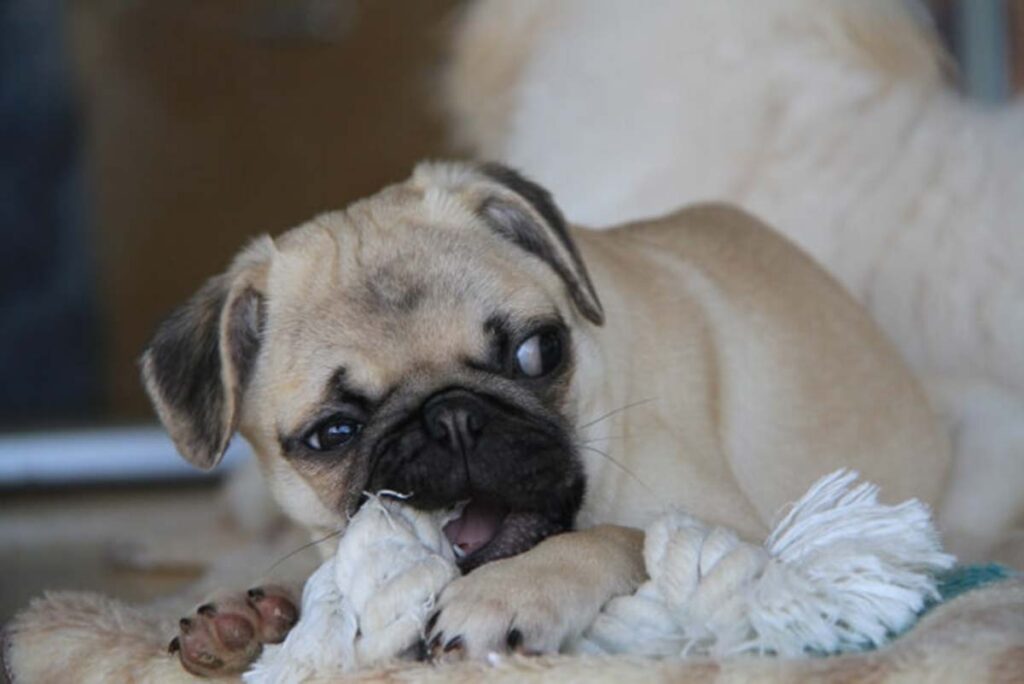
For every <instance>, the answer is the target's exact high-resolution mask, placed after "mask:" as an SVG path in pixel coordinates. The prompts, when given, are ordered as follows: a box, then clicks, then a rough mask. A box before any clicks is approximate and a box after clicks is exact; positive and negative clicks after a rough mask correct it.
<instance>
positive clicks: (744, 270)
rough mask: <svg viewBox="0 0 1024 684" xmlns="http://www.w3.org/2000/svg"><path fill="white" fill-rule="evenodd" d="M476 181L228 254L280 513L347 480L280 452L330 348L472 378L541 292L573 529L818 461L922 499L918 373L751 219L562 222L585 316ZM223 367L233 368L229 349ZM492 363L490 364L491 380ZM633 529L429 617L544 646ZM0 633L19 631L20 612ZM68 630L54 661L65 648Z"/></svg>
mask: <svg viewBox="0 0 1024 684" xmlns="http://www.w3.org/2000/svg"><path fill="white" fill-rule="evenodd" d="M494 193H498V194H501V193H507V190H504V189H503V186H501V185H499V184H497V183H495V182H493V181H492V180H489V179H488V177H486V176H484V175H483V174H481V173H479V171H478V170H477V169H476V168H475V167H474V166H472V165H444V164H436V165H421V166H420V167H419V168H418V169H417V170H416V172H415V173H414V175H413V177H412V179H410V180H409V181H407V182H406V183H403V184H399V185H396V186H392V187H389V188H386V189H384V190H383V191H381V192H380V193H378V194H377V195H375V196H373V197H371V198H369V199H367V200H364V201H362V202H360V203H357V204H355V205H353V206H351V207H349V208H348V209H347V210H345V211H344V212H336V213H332V214H327V215H324V216H321V217H319V218H318V219H316V220H314V221H312V222H310V223H309V224H306V225H304V226H301V227H299V228H297V229H294V230H292V231H290V232H288V233H286V234H284V235H283V236H281V237H279V238H277V239H276V240H274V241H271V240H269V239H264V240H260V241H257V242H256V243H254V245H253V246H251V247H250V248H249V249H247V250H246V251H245V252H244V253H243V255H242V256H241V257H240V258H239V259H237V260H236V261H235V263H234V265H233V266H232V268H231V269H230V270H229V272H228V274H227V279H226V281H224V282H225V283H226V285H227V287H228V291H229V292H235V291H238V287H239V286H238V283H245V284H247V285H250V286H252V287H254V288H258V290H259V291H260V292H262V293H264V295H265V297H266V301H267V302H268V310H267V313H266V317H267V318H266V323H265V324H264V325H263V327H262V336H263V342H262V344H263V345H264V348H263V350H262V351H261V352H260V355H259V357H258V362H257V364H256V367H255V369H254V370H253V371H252V377H251V379H250V381H249V385H248V389H247V390H246V391H245V392H244V393H242V395H241V397H240V399H239V401H238V403H237V404H236V405H235V409H234V410H236V411H238V414H239V418H238V421H239V425H240V427H241V431H242V433H243V434H244V435H245V436H246V437H247V439H248V440H249V442H250V443H251V444H252V445H253V447H254V450H255V451H256V453H257V455H258V457H259V459H260V461H261V463H262V466H263V468H264V471H265V473H266V474H267V478H268V481H269V484H270V487H271V489H272V491H274V493H275V496H276V498H277V499H278V501H279V503H280V504H281V505H282V506H283V508H284V509H285V510H286V512H288V513H289V515H290V516H291V517H292V518H293V519H295V520H296V521H298V522H300V523H302V524H303V525H305V526H306V527H307V528H308V529H310V530H311V531H313V532H314V533H315V534H317V535H319V534H321V533H323V532H325V531H331V530H337V529H343V528H344V526H345V524H346V512H347V510H348V509H349V498H348V497H352V496H358V495H359V491H360V488H361V487H362V486H363V485H362V484H359V483H358V482H357V483H353V482H351V481H349V479H350V477H352V476H351V475H350V472H351V468H356V467H358V464H357V463H354V462H353V460H352V459H336V460H334V461H330V462H328V463H326V464H325V463H324V462H323V461H313V462H310V461H309V460H303V459H297V458H289V457H287V456H286V455H285V454H284V453H283V451H282V448H283V447H282V440H281V436H282V435H286V434H289V433H293V432H295V431H296V430H297V429H298V428H297V426H301V425H302V424H304V422H308V420H309V418H308V416H309V415H310V414H315V413H316V412H317V411H320V412H322V408H320V406H321V404H322V402H323V401H324V399H323V397H324V391H325V390H324V388H325V386H330V385H329V382H330V380H331V378H332V377H333V376H334V373H335V369H336V368H337V367H338V366H340V365H344V366H345V367H347V368H348V369H349V371H348V374H347V376H346V378H347V379H348V380H350V381H351V382H353V383H355V384H356V386H358V387H359V388H360V389H361V390H362V391H364V392H366V393H368V394H369V396H371V397H372V396H377V395H378V394H383V393H384V392H385V391H386V390H387V388H389V387H392V386H395V385H396V383H402V387H406V388H407V389H408V387H409V386H416V387H420V388H422V391H423V392H424V394H429V392H430V391H431V388H432V387H436V386H438V385H440V386H446V385H450V384H451V383H452V382H479V379H474V376H470V375H467V374H466V373H467V371H466V370H465V364H464V359H465V358H466V356H467V355H472V354H479V353H481V351H480V350H484V349H486V348H487V346H488V342H487V340H486V339H485V337H484V333H483V329H482V322H483V321H484V320H486V319H487V317H488V316H491V315H493V314H494V312H495V311H503V312H507V313H508V315H512V316H516V317H520V318H523V319H524V320H533V319H536V318H537V317H538V316H540V315H542V314H544V313H546V312H547V313H548V314H549V312H551V311H552V310H554V311H557V312H558V313H559V315H560V316H561V317H562V319H563V320H565V321H567V322H568V324H569V325H570V326H571V329H572V335H573V337H572V339H573V356H574V358H575V369H574V370H573V372H572V374H571V381H569V382H568V384H567V386H566V387H564V388H563V389H562V392H563V396H562V397H561V399H560V403H561V405H562V406H563V407H564V408H563V411H564V416H565V419H566V420H567V421H568V422H569V423H570V424H571V425H573V426H575V429H576V432H577V433H578V437H579V439H580V441H581V444H582V445H584V447H592V448H593V449H599V451H594V450H592V449H591V448H584V449H583V452H582V456H583V459H584V469H585V472H586V474H587V487H588V493H587V496H586V498H585V501H584V507H583V510H582V512H581V515H580V524H581V526H583V527H590V526H594V525H598V524H601V523H612V524H616V525H627V526H635V527H642V526H644V525H645V524H646V523H648V522H650V521H651V519H652V518H653V517H654V516H655V515H657V514H658V513H660V512H662V511H664V510H665V509H666V508H668V507H671V506H683V507H685V508H686V509H687V510H688V511H689V512H691V513H692V514H694V515H695V516H697V517H700V518H702V519H704V520H707V521H708V522H710V523H712V524H719V525H725V526H728V527H731V528H734V529H737V530H738V531H740V532H741V533H742V534H744V535H745V536H747V537H749V538H753V539H760V538H763V536H764V535H765V534H766V532H767V530H768V526H769V524H770V523H771V521H772V519H773V518H774V517H775V515H776V514H777V512H778V511H779V510H780V509H781V508H782V507H783V506H784V505H785V504H786V503H787V502H790V501H793V500H795V499H796V498H798V496H799V495H800V494H801V493H802V492H803V491H804V490H805V489H806V488H807V487H808V486H809V485H810V484H811V482H813V481H814V480H815V479H817V478H818V477H820V476H822V475H824V474H826V473H828V472H831V471H832V470H835V469H836V468H838V467H851V468H856V469H857V470H859V471H860V472H861V473H862V474H863V475H864V477H865V478H867V479H870V480H872V481H874V482H877V483H879V484H880V485H881V487H882V491H883V493H884V494H883V496H884V497H885V498H886V499H888V500H890V501H892V500H902V499H906V498H910V497H917V498H920V499H922V500H923V501H926V502H929V503H932V504H934V503H936V502H937V501H938V500H939V498H940V495H941V493H942V491H943V489H944V488H945V487H946V481H947V474H948V466H949V453H948V445H947V440H946V438H945V435H944V433H943V432H942V430H941V429H940V428H939V426H938V423H937V422H936V421H935V420H934V417H933V415H932V413H931V411H930V409H929V407H928V405H927V402H926V400H925V398H924V396H923V394H922V392H921V390H920V388H919V387H918V386H917V384H916V382H915V381H914V379H913V377H912V376H911V375H910V373H909V371H908V370H907V369H906V368H905V367H904V366H903V365H902V363H901V361H900V359H899V357H898V355H897V354H896V352H895V350H894V349H892V348H891V346H890V345H889V343H888V342H887V341H886V340H885V339H884V337H883V336H882V335H881V333H880V332H879V331H878V329H877V328H876V327H875V325H874V323H873V322H872V321H871V319H870V318H869V317H868V316H867V315H866V313H865V312H864V311H863V310H862V309H861V307H859V306H858V305H857V304H856V303H855V302H854V301H853V299H851V298H850V297H849V296H848V295H847V294H846V293H845V292H844V291H843V290H842V288H841V287H840V286H839V285H838V284H837V283H836V282H834V281H833V280H832V279H831V278H829V277H828V275H827V274H826V273H825V272H824V271H822V270H821V269H820V268H819V267H818V266H816V265H815V264H814V263H813V262H812V261H811V260H810V259H809V258H808V257H807V256H806V255H804V254H803V253H801V252H800V251H799V250H798V249H796V248H794V247H793V245H792V244H790V243H789V242H787V241H786V240H784V239H782V238H781V237H779V236H778V235H777V234H775V233H774V232H773V231H771V230H770V229H769V228H768V227H766V226H764V225H763V224H761V223H760V222H759V221H757V220H756V219H754V218H753V217H751V216H750V215H748V214H745V213H743V212H741V211H739V210H737V209H734V208H731V207H728V206H724V205H704V206H696V207H692V208H689V209H685V210H682V211H679V212H676V213H674V214H670V215H668V216H665V217H662V218H660V219H656V220H651V221H645V222H641V223H636V224H632V225H627V226H623V227H621V228H620V229H619V230H614V231H606V232H588V231H575V232H574V237H575V238H576V240H577V243H578V246H579V249H580V251H581V253H582V255H583V257H584V260H585V262H586V264H587V267H588V269H589V271H590V274H591V276H592V278H593V280H594V283H595V285H596V288H597V290H598V291H599V292H601V296H602V299H603V305H604V312H605V317H606V321H607V322H606V323H605V325H603V326H601V327H598V326H596V325H594V324H592V323H591V322H589V321H587V320H585V319H584V317H583V315H582V313H581V312H580V310H578V309H577V307H576V306H574V305H573V304H572V302H571V300H570V297H569V296H568V295H567V289H566V284H565V283H564V282H563V281H562V280H561V279H560V278H559V277H558V276H556V275H555V272H554V270H553V269H551V268H549V267H548V266H547V265H546V264H544V263H543V262H541V261H540V260H539V259H535V258H533V257H528V256H526V253H525V252H520V251H519V250H518V249H517V248H514V247H513V246H511V245H510V244H509V243H508V242H507V241H506V240H505V239H504V238H501V237H499V236H497V235H495V234H494V233H493V232H492V231H491V230H490V229H489V228H488V227H487V226H486V225H482V224H481V223H482V219H480V218H479V216H478V215H477V214H476V213H475V208H476V207H478V206H480V202H481V201H482V200H483V199H484V198H486V197H489V196H492V195H493V194H494ZM527 210H528V211H529V209H527ZM384 273H387V274H389V277H387V278H383V280H382V276H381V274H384ZM402 274H404V275H402ZM367 278H371V279H372V282H373V283H374V287H375V288H377V289H379V288H380V287H381V283H382V282H385V283H388V282H390V283H392V286H394V287H396V288H397V291H396V292H394V293H391V294H392V295H394V296H396V297H398V298H399V299H401V297H400V295H402V291H401V288H402V286H403V285H406V284H408V283H415V282H420V281H422V279H424V278H425V279H426V281H427V282H429V283H431V291H433V292H435V295H434V296H436V299H429V298H428V299H426V300H425V301H424V302H423V303H422V304H421V305H420V306H419V307H415V308H402V307H383V308H379V309H378V308H377V307H376V305H374V306H373V307H371V308H369V309H368V308H367V307H366V306H365V305H363V303H362V302H363V301H364V300H363V299H361V297H362V296H363V295H362V293H363V292H364V289H363V286H362V284H363V283H365V282H366V279H367ZM389 278H390V279H389ZM406 281H408V283H407V282H406ZM438 293H439V294H438ZM549 315H550V314H549ZM223 320H224V319H222V321H221V326H222V330H223V329H224V328H223V326H224V322H223ZM395 331H402V334H400V335H399V334H395ZM226 334H227V333H226V332H225V335H226ZM225 339H227V338H226V337H224V338H222V339H221V347H222V348H223V347H225V345H227V343H226V342H225V341H224V340H225ZM225 358H227V357H225ZM146 367H147V368H149V367H150V361H147V362H146ZM225 377H226V378H227V380H226V381H225V382H226V383H228V387H229V389H230V388H232V385H231V384H230V383H231V381H232V378H233V377H234V373H233V371H231V370H230V369H228V370H225ZM148 379H149V382H150V386H151V388H154V387H157V385H156V384H155V382H154V378H153V376H152V375H150V376H148ZM502 382H506V381H505V380H503V379H502V378H500V377H496V376H488V383H489V387H490V391H502V390H500V388H501V387H502V384H501V383H502ZM504 391H510V392H513V391H515V390H514V388H512V389H508V390H504ZM524 400H525V399H524ZM157 401H158V402H159V401H161V397H160V395H159V394H158V395H157ZM162 413H163V414H165V415H176V414H175V413H174V411H173V410H171V409H169V408H167V407H164V408H163V409H162ZM168 427H169V429H170V430H171V431H172V432H174V431H175V430H178V429H179V426H178V424H177V422H176V421H168ZM367 429H370V428H367ZM183 443H184V444H185V445H186V446H187V445H188V443H187V442H183ZM595 445H597V446H595ZM639 535H640V533H639V532H638V531H635V530H629V531H627V530H622V529H619V528H612V527H607V528H598V529H595V530H589V531H586V532H582V533H578V534H569V535H565V536H562V537H556V538H554V539H551V540H549V541H548V542H547V543H545V544H541V545H540V546H538V547H536V548H534V549H532V550H530V551H527V552H525V553H523V554H521V555H519V556H515V557H513V558H509V559H505V560H502V561H496V562H493V563H490V564H488V565H484V566H483V567H481V568H479V569H478V570H476V571H475V572H473V573H472V574H470V575H467V576H465V577H462V578H460V579H457V580H456V581H454V582H453V583H452V584H451V585H449V586H448V587H447V588H446V590H445V592H444V593H443V594H442V596H441V598H440V603H441V604H442V605H443V606H444V610H442V612H441V613H440V617H439V619H438V621H437V623H436V630H437V631H438V632H443V633H444V634H447V635H449V636H451V635H455V634H461V636H462V637H463V644H464V653H465V654H468V655H470V656H476V657H481V656H482V655H483V654H485V653H486V652H488V651H489V650H492V649H494V648H499V647H501V646H503V645H504V643H505V639H506V635H507V633H508V630H509V625H510V624H512V623H513V621H515V622H516V624H522V625H523V626H524V630H523V631H524V634H523V636H524V643H523V646H524V648H526V649H528V650H531V649H532V650H546V649H548V648H549V647H550V645H551V644H552V643H558V642H559V641H561V640H562V639H564V638H566V636H567V633H568V632H571V631H572V630H574V629H579V626H580V625H583V624H586V623H587V622H588V619H587V618H588V616H589V617H590V618H592V617H593V615H594V614H596V611H597V610H598V609H599V608H600V606H601V605H603V604H604V603H605V602H606V601H607V600H608V599H609V598H611V597H612V596H614V595H617V594H621V593H628V592H629V591H630V590H631V589H632V588H634V587H635V586H636V584H637V583H638V582H639V581H640V579H641V577H640V574H641V573H640V572H639V571H638V570H637V568H639V567H642V566H641V559H640V558H639V554H638V549H639V546H640V544H639ZM324 548H325V550H326V551H327V552H328V553H329V552H330V551H331V549H330V548H329V547H328V546H327V545H324ZM239 588H243V587H239ZM62 610H64V608H62V607H61V604H60V603H59V602H58V603H53V602H51V603H48V604H47V603H43V604H40V605H39V606H38V607H37V610H36V611H34V612H33V613H31V617H27V618H25V619H24V620H23V624H24V628H23V629H22V631H21V634H28V633H29V632H31V631H32V630H33V629H34V627H33V624H34V623H35V621H37V620H38V621H41V622H42V623H43V624H46V625H50V627H48V628H46V629H56V628H57V627H58V626H59V625H61V624H62V623H63V622H64V618H63V617H62V616H61V614H60V611H62ZM53 611H56V612H53ZM73 615H74V611H73V610H72V611H71V614H69V616H68V620H69V623H68V626H69V627H70V628H72V632H73V633H74V629H75V627H74V626H75V625H76V624H81V623H80V622H76V620H78V618H76V617H73ZM25 620H27V623H26V622H25ZM115 624H116V620H115ZM138 631H139V629H136V628H133V629H132V630H131V632H138ZM167 636H170V635H165V638H166V637H167ZM74 638H80V637H74ZM107 638H108V639H112V640H114V641H116V642H117V643H116V644H114V646H115V650H116V651H117V652H118V653H124V652H126V649H127V650H131V649H132V648H136V649H143V646H144V644H143V643H142V642H141V641H140V640H139V638H138V635H137V634H135V633H129V634H126V635H125V639H126V642H125V643H121V642H120V641H117V638H116V637H115V636H114V634H113V633H110V634H108V635H107ZM165 643H166V642H165ZM132 644H135V646H132ZM15 646H16V650H17V648H27V649H32V648H34V647H33V646H32V644H31V643H30V642H29V641H28V640H27V639H26V638H22V637H19V632H15ZM146 648H149V647H148V646H146ZM67 652H68V653H69V654H71V655H69V658H71V660H69V661H67V662H66V665H69V666H73V664H74V662H75V661H74V658H75V657H82V656H83V655H85V652H84V651H83V650H81V649H77V648H76V649H70V650H68V651H67ZM147 652H148V651H147ZM103 653H104V652H103V651H98V652H95V653H94V654H93V655H94V656H99V657H100V658H103V657H105V656H103V655H102V654H103ZM74 654H78V655H77V656H75V655H74ZM16 657H20V656H16ZM139 657H140V658H141V657H142V656H141V655H140V656H139Z"/></svg>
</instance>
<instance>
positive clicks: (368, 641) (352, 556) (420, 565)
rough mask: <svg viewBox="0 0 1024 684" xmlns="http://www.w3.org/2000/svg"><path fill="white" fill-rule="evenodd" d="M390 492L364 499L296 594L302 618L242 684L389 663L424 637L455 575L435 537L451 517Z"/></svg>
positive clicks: (283, 682) (282, 682)
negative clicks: (438, 600)
mask: <svg viewBox="0 0 1024 684" xmlns="http://www.w3.org/2000/svg"><path fill="white" fill-rule="evenodd" d="M395 497H396V495H395V494H394V493H392V492H381V493H380V494H379V495H370V496H369V499H368V500H367V501H366V502H365V503H364V504H363V506H362V508H360V509H359V512H358V513H357V514H356V515H355V516H353V518H352V520H351V521H350V522H349V525H348V527H347V528H346V530H345V534H344V535H343V536H342V537H341V539H340V541H339V542H338V551H337V553H336V554H335V555H334V558H332V559H330V560H328V561H326V562H324V564H323V565H321V566H320V567H319V568H318V569H317V571H316V572H314V573H313V575H312V576H310V578H309V579H308V580H306V586H305V587H304V588H303V590H302V609H301V612H300V616H301V619H300V620H299V622H298V624H297V625H296V626H295V627H294V629H292V631H291V632H290V633H289V634H288V637H287V638H286V639H285V640H284V642H283V643H281V644H279V645H276V646H267V647H266V648H265V649H264V651H263V654H262V655H261V656H260V659H259V660H258V661H256V663H255V664H254V665H253V667H252V669H250V670H249V671H248V672H246V673H245V674H244V675H243V677H242V678H243V679H244V680H245V682H247V683H248V684H291V683H292V682H296V683H297V682H302V681H305V680H306V679H309V678H310V677H312V676H314V675H316V674H327V673H336V672H351V671H353V670H357V669H360V668H366V667H371V666H373V665H376V664H379V663H382V662H385V661H388V660H391V659H394V658H396V657H399V656H401V655H402V654H403V653H404V652H405V651H407V650H408V649H409V648H410V647H412V646H414V645H415V644H416V643H417V641H418V640H419V639H420V638H421V637H422V636H423V625H424V623H425V622H426V619H427V616H428V615H429V614H430V611H431V610H433V607H434V599H435V598H436V597H437V595H438V594H440V593H441V590H442V589H444V587H445V586H446V585H447V584H448V583H449V582H451V581H452V580H453V579H455V578H456V577H458V576H459V569H458V567H457V566H456V565H455V554H454V552H453V551H452V547H451V544H450V543H449V541H448V539H447V537H445V535H444V532H443V531H442V530H443V528H444V525H445V523H447V522H448V521H449V520H451V519H452V518H454V517H456V516H457V515H458V513H459V511H458V509H456V510H454V511H449V512H431V513H428V512H424V511H419V510H416V509H415V508H412V507H411V506H407V505H405V504H403V503H401V499H400V497H399V498H395Z"/></svg>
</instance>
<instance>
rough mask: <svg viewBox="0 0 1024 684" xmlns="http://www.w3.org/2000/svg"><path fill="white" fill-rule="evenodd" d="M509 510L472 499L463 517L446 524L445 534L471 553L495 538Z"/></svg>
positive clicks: (463, 512)
mask: <svg viewBox="0 0 1024 684" xmlns="http://www.w3.org/2000/svg"><path fill="white" fill-rule="evenodd" d="M506 513H507V511H506V510H505V509H504V508H502V507H500V506H495V505H493V504H488V503H483V502H479V503H478V502H476V501H470V502H469V503H468V504H466V508H465V509H464V510H463V511H462V517H460V518H458V519H456V520H452V521H451V522H450V523H448V524H447V525H445V526H444V534H445V536H446V537H448V541H450V542H451V543H452V545H453V546H458V547H459V548H460V549H462V551H463V552H464V553H465V554H466V555H469V554H471V553H473V552H474V551H476V550H477V549H479V548H480V547H482V546H483V545H484V544H486V543H487V542H489V541H491V540H492V539H494V535H496V534H497V533H498V528H500V527H501V522H502V521H503V520H504V519H505V514H506Z"/></svg>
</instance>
